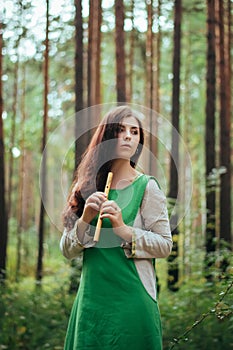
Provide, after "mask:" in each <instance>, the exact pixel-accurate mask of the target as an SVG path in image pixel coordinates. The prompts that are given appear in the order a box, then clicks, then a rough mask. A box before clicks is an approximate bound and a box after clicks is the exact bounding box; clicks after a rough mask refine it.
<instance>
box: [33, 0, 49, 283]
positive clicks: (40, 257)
mask: <svg viewBox="0 0 233 350" xmlns="http://www.w3.org/2000/svg"><path fill="white" fill-rule="evenodd" d="M48 93H49V0H46V38H45V52H44V116H43V137H42V150H41V153H42V155H43V158H42V165H41V167H42V172H41V203H40V219H39V237H38V238H39V241H38V244H39V245H38V258H37V269H36V280H37V282H40V281H41V280H42V277H43V255H44V250H43V244H44V231H45V208H44V204H43V199H45V196H46V151H45V146H46V140H47V124H48ZM38 285H39V284H38Z"/></svg>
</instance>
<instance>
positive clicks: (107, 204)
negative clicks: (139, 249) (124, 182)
mask: <svg viewBox="0 0 233 350" xmlns="http://www.w3.org/2000/svg"><path fill="white" fill-rule="evenodd" d="M100 218H101V219H104V218H108V219H109V220H110V221H111V224H112V227H113V231H114V232H115V234H116V235H117V236H119V237H121V238H122V239H124V240H125V241H128V242H131V241H132V235H133V234H132V229H131V228H130V227H129V226H127V225H126V224H125V223H124V221H123V218H122V213H121V209H120V208H119V206H118V205H117V203H116V202H115V201H112V200H106V201H104V202H103V204H102V207H101V211H100Z"/></svg>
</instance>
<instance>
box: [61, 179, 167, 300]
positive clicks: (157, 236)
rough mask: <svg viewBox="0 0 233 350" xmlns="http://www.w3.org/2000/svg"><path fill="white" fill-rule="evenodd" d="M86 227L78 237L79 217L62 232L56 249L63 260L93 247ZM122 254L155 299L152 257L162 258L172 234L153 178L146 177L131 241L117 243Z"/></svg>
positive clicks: (163, 199) (162, 200)
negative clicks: (62, 256) (122, 251)
mask: <svg viewBox="0 0 233 350" xmlns="http://www.w3.org/2000/svg"><path fill="white" fill-rule="evenodd" d="M89 233H90V228H89V225H87V227H86V231H85V235H84V239H83V241H82V242H80V240H79V220H77V221H76V223H75V226H74V228H73V229H72V230H70V231H67V230H66V229H65V230H64V232H63V235H62V237H61V241H60V249H61V251H62V253H63V255H64V256H65V257H66V258H67V259H74V258H76V257H77V256H78V255H79V254H80V252H81V251H82V250H83V249H84V248H86V249H88V248H89V247H93V246H94V245H95V243H94V242H93V236H91V235H89ZM121 247H122V249H124V252H125V256H126V257H127V258H128V259H134V263H135V265H136V269H137V271H138V275H139V277H140V279H141V281H142V283H143V285H144V287H145V289H146V290H147V292H148V293H149V294H150V296H151V297H152V298H153V299H156V281H155V271H154V267H153V264H152V258H166V257H167V256H168V255H169V254H170V252H171V249H172V237H171V232H170V225H169V219H168V213H167V205H166V198H165V196H164V194H163V192H162V191H161V190H160V189H159V188H158V185H157V183H156V182H155V181H154V180H152V179H151V180H149V182H148V184H147V187H146V190H145V193H144V198H143V201H142V205H141V208H140V209H139V211H138V213H137V216H136V218H135V221H134V226H133V240H132V242H131V243H127V242H123V241H122V245H121Z"/></svg>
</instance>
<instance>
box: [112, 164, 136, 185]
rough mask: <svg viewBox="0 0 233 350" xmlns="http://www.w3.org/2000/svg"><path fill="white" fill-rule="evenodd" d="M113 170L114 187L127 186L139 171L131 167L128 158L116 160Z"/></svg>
mask: <svg viewBox="0 0 233 350" xmlns="http://www.w3.org/2000/svg"><path fill="white" fill-rule="evenodd" d="M111 171H112V172H113V180H112V188H121V187H125V186H127V185H128V184H129V183H130V182H132V181H133V180H134V178H135V177H136V176H137V174H138V172H137V171H136V170H135V169H134V168H132V167H131V165H130V161H129V160H126V159H116V160H114V162H113V164H112V167H111Z"/></svg>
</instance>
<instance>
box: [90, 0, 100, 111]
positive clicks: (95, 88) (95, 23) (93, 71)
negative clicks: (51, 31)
mask: <svg viewBox="0 0 233 350" xmlns="http://www.w3.org/2000/svg"><path fill="white" fill-rule="evenodd" d="M101 21H102V14H101V0H90V14H89V37H88V106H93V105H97V104H100V44H101Z"/></svg>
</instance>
